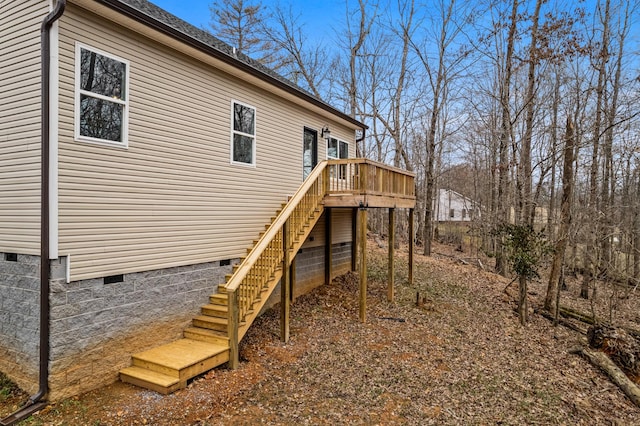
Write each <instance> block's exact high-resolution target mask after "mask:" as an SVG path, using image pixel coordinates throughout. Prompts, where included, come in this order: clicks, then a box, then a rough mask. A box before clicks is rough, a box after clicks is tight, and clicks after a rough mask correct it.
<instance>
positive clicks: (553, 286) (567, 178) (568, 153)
mask: <svg viewBox="0 0 640 426" xmlns="http://www.w3.org/2000/svg"><path fill="white" fill-rule="evenodd" d="M564 139H565V142H564V165H563V169H562V204H561V207H560V229H559V232H558V240H557V241H556V247H555V253H554V256H553V262H552V263H551V273H550V274H549V283H548V285H547V294H546V297H545V299H544V309H546V310H547V311H551V312H554V313H555V310H556V309H558V307H557V306H554V303H553V302H554V300H557V298H558V297H557V293H558V292H559V291H560V288H559V284H560V283H559V277H560V271H561V270H562V265H563V263H564V253H565V250H566V248H567V240H568V238H569V229H570V227H571V200H572V198H573V150H574V144H575V140H574V134H573V123H572V122H571V118H567V129H566V131H565V136H564ZM552 307H553V308H552Z"/></svg>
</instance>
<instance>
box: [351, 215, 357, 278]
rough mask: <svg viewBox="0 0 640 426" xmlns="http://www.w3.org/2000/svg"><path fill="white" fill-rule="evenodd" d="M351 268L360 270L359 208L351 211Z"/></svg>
mask: <svg viewBox="0 0 640 426" xmlns="http://www.w3.org/2000/svg"><path fill="white" fill-rule="evenodd" d="M351 270H352V271H353V272H355V271H357V270H358V208H357V207H356V208H354V209H353V211H352V213H351Z"/></svg>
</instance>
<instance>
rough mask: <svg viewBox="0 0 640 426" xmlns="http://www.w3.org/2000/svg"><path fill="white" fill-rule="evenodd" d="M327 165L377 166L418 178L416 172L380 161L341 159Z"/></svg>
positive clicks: (329, 161)
mask: <svg viewBox="0 0 640 426" xmlns="http://www.w3.org/2000/svg"><path fill="white" fill-rule="evenodd" d="M327 163H328V164H329V165H332V164H368V165H371V166H375V167H377V168H380V169H385V170H389V171H392V172H395V173H400V174H402V175H407V176H412V177H416V173H415V172H410V171H409V170H404V169H401V168H398V167H395V166H390V165H388V164H385V163H381V162H379V161H373V160H370V159H368V158H341V159H335V160H327Z"/></svg>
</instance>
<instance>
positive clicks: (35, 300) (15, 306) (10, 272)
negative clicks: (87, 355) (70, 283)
mask: <svg viewBox="0 0 640 426" xmlns="http://www.w3.org/2000/svg"><path fill="white" fill-rule="evenodd" d="M39 347H40V257H39V256H28V255H22V254H13V253H0V371H2V372H4V373H5V374H6V375H7V376H8V377H9V378H10V379H11V380H13V381H14V382H16V383H17V384H18V386H20V388H22V389H23V390H25V391H26V392H28V393H35V392H36V391H37V390H38V370H39Z"/></svg>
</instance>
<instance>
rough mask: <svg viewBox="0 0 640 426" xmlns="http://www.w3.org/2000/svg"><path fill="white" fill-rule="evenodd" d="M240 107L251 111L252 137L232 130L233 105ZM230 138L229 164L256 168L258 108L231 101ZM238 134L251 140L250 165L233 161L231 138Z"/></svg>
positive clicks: (234, 100) (233, 118)
mask: <svg viewBox="0 0 640 426" xmlns="http://www.w3.org/2000/svg"><path fill="white" fill-rule="evenodd" d="M236 104H238V105H241V106H243V107H247V108H251V109H252V110H253V132H254V133H253V135H251V134H249V133H243V132H240V131H237V130H235V128H234V120H235V105H236ZM230 127H231V138H230V145H229V162H230V163H231V164H233V165H238V166H244V167H254V168H255V167H256V163H257V162H256V147H257V145H258V136H257V134H258V108H256V107H254V106H253V105H250V104H248V103H246V102H242V101H238V100H236V99H232V100H231V126H230ZM236 133H237V134H239V135H241V136H248V137H251V138H253V146H252V147H251V148H252V149H251V159H252V160H253V161H252V162H251V163H245V162H242V161H235V160H234V159H233V137H234V135H235V134H236Z"/></svg>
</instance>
